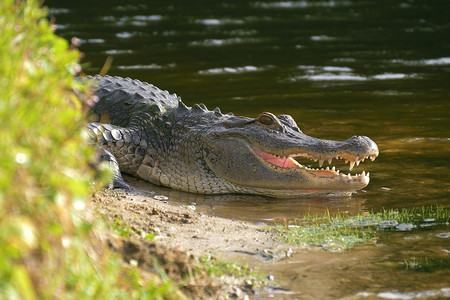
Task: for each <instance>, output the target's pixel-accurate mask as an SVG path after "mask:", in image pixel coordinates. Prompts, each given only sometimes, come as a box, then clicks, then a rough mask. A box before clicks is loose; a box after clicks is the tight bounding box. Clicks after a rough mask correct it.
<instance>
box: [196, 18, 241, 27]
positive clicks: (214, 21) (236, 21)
mask: <svg viewBox="0 0 450 300" xmlns="http://www.w3.org/2000/svg"><path fill="white" fill-rule="evenodd" d="M195 23H198V24H203V25H207V26H218V25H225V24H243V23H244V21H243V20H239V19H201V20H195Z"/></svg>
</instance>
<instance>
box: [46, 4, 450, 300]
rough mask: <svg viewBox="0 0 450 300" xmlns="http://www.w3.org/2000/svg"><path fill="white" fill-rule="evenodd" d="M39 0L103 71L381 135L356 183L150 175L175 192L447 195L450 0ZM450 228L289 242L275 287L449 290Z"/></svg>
mask: <svg viewBox="0 0 450 300" xmlns="http://www.w3.org/2000/svg"><path fill="white" fill-rule="evenodd" d="M45 4H46V5H47V6H48V7H49V10H50V15H51V16H52V17H55V24H56V25H57V31H56V32H57V34H59V35H61V36H63V37H65V38H67V39H70V38H72V37H78V38H80V39H81V40H82V42H83V43H82V45H81V47H80V49H81V51H83V52H84V54H85V57H84V59H83V68H84V70H85V72H86V73H88V74H95V73H98V72H100V70H101V69H102V67H103V66H104V64H105V62H106V61H107V58H108V57H111V58H112V59H113V60H112V64H111V67H110V69H109V71H108V73H109V74H111V75H119V76H128V77H132V78H136V79H140V80H142V81H148V82H151V83H153V84H155V85H156V86H158V87H160V88H162V89H167V90H169V91H170V92H172V93H173V92H175V93H177V94H178V95H180V96H181V97H182V98H183V100H184V101H185V102H186V103H187V104H188V105H192V104H194V103H197V102H202V103H205V104H206V105H207V106H208V108H210V109H212V108H214V107H215V106H219V107H220V108H221V109H222V111H223V112H229V111H232V112H233V113H234V114H236V115H249V116H256V115H258V114H259V113H260V112H262V111H270V112H273V113H275V114H281V113H289V114H291V115H292V116H293V117H294V119H295V120H296V121H297V123H298V124H299V126H300V128H301V129H302V130H303V131H304V132H305V133H306V134H308V135H311V136H315V137H319V138H326V139H335V140H344V139H347V138H349V137H350V136H352V135H366V136H369V137H370V138H372V139H373V140H374V141H375V142H376V143H377V144H378V146H379V149H380V156H379V157H378V158H377V159H376V160H375V161H374V162H370V161H369V162H367V161H366V162H365V163H363V164H361V165H360V166H359V167H356V168H355V170H354V171H353V173H361V171H362V170H365V171H370V174H371V183H370V184H369V185H368V186H367V187H366V188H365V189H364V190H363V191H359V192H358V193H355V194H354V195H353V196H352V197H347V198H323V197H310V198H296V199H283V200H279V199H270V198H265V197H257V196H244V195H225V196H199V195H190V194H185V193H180V192H176V191H170V190H167V189H156V190H157V191H158V192H161V193H164V194H169V197H170V201H171V202H173V203H175V204H178V203H183V204H186V203H192V202H195V203H196V207H197V210H198V211H201V212H205V213H209V214H213V215H217V216H222V217H228V218H236V219H242V220H248V221H251V222H267V223H270V222H273V221H277V220H279V221H284V220H286V219H287V220H289V219H293V218H295V217H298V216H301V215H302V214H303V213H304V212H307V211H310V212H311V211H312V212H313V213H317V214H322V213H323V212H324V211H326V210H327V209H328V210H329V211H330V212H331V213H334V212H338V211H340V212H342V211H347V212H349V214H357V213H361V212H365V211H371V210H375V211H377V210H380V209H382V208H403V207H418V206H423V205H441V206H444V207H447V208H448V207H450V174H449V171H448V170H449V167H450V159H449V158H450V132H449V131H450V121H449V117H450V113H449V112H450V101H449V100H450V39H449V36H450V18H449V17H448V16H449V13H450V2H449V1H448V0H434V1H429V0H405V1H390V0H389V1H388V0H377V1H375V0H364V1H345V0H341V1H320V0H319V1H308V0H303V1H256V0H252V1H241V0H240V1H237V0H235V1H129V2H124V1H98V2H94V1H66V0H58V1H56V0H52V1H46V3H45ZM343 169H345V167H344V166H342V168H341V170H343ZM150 188H152V189H153V188H154V187H150ZM449 232H450V229H449V228H448V226H447V227H445V226H444V228H435V229H432V230H427V231H419V230H413V231H411V232H407V233H395V234H391V233H390V234H384V235H382V236H381V237H380V241H379V243H378V244H377V245H376V246H374V245H365V246H363V247H357V248H356V249H353V250H349V251H346V252H343V253H338V254H336V253H327V252H320V251H319V252H317V251H316V252H311V253H301V254H297V255H294V257H293V258H291V259H289V260H286V261H282V262H279V263H276V264H271V265H270V266H269V269H270V270H273V272H274V274H276V277H277V279H279V280H280V281H281V283H282V285H284V286H285V287H286V288H288V289H290V290H291V291H293V292H294V294H289V295H281V294H275V295H276V296H274V297H275V298H279V297H286V298H301V299H313V298H316V299H317V298H322V299H323V298H336V297H354V298H386V299H414V298H421V297H422V298H440V297H442V298H443V297H450V290H449V289H450V267H449V260H450V258H449V253H450V237H449V235H450V234H449ZM411 259H413V260H418V261H424V260H429V261H441V262H442V263H441V265H440V266H439V264H438V266H437V267H436V268H434V269H432V270H429V271H428V272H417V271H412V270H409V269H405V268H402V263H404V262H405V261H408V260H411ZM270 295H271V292H270V291H269V292H266V293H263V294H261V296H260V297H261V298H264V297H270Z"/></svg>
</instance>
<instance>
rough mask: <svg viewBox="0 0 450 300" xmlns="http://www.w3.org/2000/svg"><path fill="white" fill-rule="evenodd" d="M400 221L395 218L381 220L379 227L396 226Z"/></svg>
mask: <svg viewBox="0 0 450 300" xmlns="http://www.w3.org/2000/svg"><path fill="white" fill-rule="evenodd" d="M397 225H398V222H397V221H395V220H388V221H381V222H380V224H378V228H380V229H387V228H391V227H394V226H397Z"/></svg>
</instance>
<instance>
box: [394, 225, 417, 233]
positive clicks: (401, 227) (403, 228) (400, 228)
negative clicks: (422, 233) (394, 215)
mask: <svg viewBox="0 0 450 300" xmlns="http://www.w3.org/2000/svg"><path fill="white" fill-rule="evenodd" d="M414 227H415V226H414V225H413V224H411V223H400V224H398V225H397V226H395V229H396V230H398V231H410V230H412V229H413V228H414Z"/></svg>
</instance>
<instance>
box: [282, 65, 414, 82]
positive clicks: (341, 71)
mask: <svg viewBox="0 0 450 300" xmlns="http://www.w3.org/2000/svg"><path fill="white" fill-rule="evenodd" d="M297 69H299V70H302V72H303V73H304V74H303V75H298V76H294V77H292V78H290V80H291V81H297V80H303V79H305V80H311V81H365V80H399V79H410V78H418V77H419V76H418V75H417V74H404V73H383V74H377V75H372V76H365V75H362V74H356V73H354V72H353V69H351V68H349V67H337V66H324V67H323V66H307V65H300V66H297Z"/></svg>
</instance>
